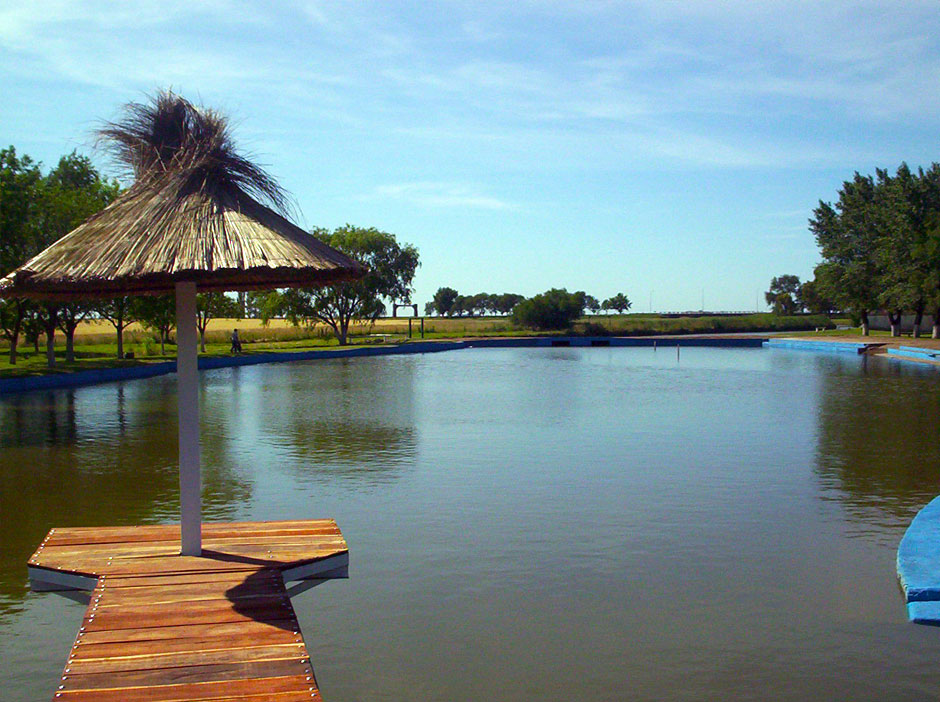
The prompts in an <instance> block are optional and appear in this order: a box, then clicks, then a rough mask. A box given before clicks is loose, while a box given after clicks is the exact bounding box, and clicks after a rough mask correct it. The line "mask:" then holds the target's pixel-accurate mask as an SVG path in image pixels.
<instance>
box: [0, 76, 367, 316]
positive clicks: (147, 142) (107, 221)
mask: <svg viewBox="0 0 940 702" xmlns="http://www.w3.org/2000/svg"><path fill="white" fill-rule="evenodd" d="M128 113H129V115H130V116H129V117H128V118H127V119H126V120H125V121H124V122H122V123H118V124H112V125H108V126H107V127H106V128H105V129H103V130H102V132H101V133H102V136H103V138H105V139H109V140H111V142H112V144H114V145H115V151H116V153H117V154H118V157H119V158H120V159H121V160H122V161H123V162H124V164H125V165H126V166H127V167H128V168H129V169H131V170H132V171H133V172H134V174H135V176H136V183H135V184H134V185H133V186H132V187H131V188H130V189H129V190H127V191H126V192H125V193H123V194H122V195H121V196H120V197H118V199H117V200H115V201H114V202H113V203H112V204H111V205H109V206H108V207H107V208H105V209H104V210H102V211H101V212H99V213H98V214H96V215H94V216H93V217H91V218H90V219H89V220H88V221H86V222H85V223H84V224H82V225H80V226H79V227H77V228H76V229H74V230H72V231H71V232H70V233H69V234H67V235H66V236H64V237H63V238H62V239H60V240H59V241H57V242H56V243H55V244H53V245H52V246H50V247H49V248H47V249H46V250H45V251H43V252H42V253H40V254H39V255H37V256H36V257H34V258H33V259H31V260H30V261H28V262H27V263H26V264H24V265H23V266H21V267H20V268H18V269H17V270H16V271H14V272H13V273H11V274H10V275H8V276H7V277H5V278H3V279H2V280H0V296H4V297H39V298H57V299H70V298H77V297H114V296H119V295H133V294H147V293H163V292H171V291H172V290H173V289H174V285H175V283H177V282H184V281H189V282H195V283H196V285H197V288H198V289H199V290H257V289H264V288H274V287H295V286H316V285H326V284H330V283H334V282H338V281H341V280H347V279H350V278H355V277H358V276H359V275H361V274H362V273H363V272H364V271H363V269H362V268H361V267H360V266H359V264H357V263H356V262H355V261H353V260H352V259H350V258H349V257H347V256H345V255H344V254H342V253H340V252H338V251H336V250H334V249H332V248H330V247H329V246H327V245H326V244H324V243H322V242H321V241H319V240H318V239H316V238H315V237H314V236H312V235H310V234H308V233H306V232H305V231H303V230H302V229H300V228H299V227H297V226H296V225H294V224H292V223H291V222H290V221H288V220H287V219H286V218H285V217H284V216H283V215H282V214H279V213H278V212H276V211H275V210H274V209H272V208H271V207H267V206H265V205H263V204H261V203H260V202H258V201H257V200H256V199H255V197H252V195H255V196H260V197H262V198H264V199H267V200H268V201H269V202H270V203H271V204H272V206H273V207H282V206H283V202H284V196H283V193H282V192H281V191H280V189H279V188H278V186H277V185H276V184H275V183H274V181H273V180H272V179H271V178H270V177H269V176H267V174H265V173H264V172H263V171H261V170H260V169H259V168H257V167H256V166H254V165H253V164H252V163H251V162H250V161H248V160H246V159H243V158H241V157H240V156H238V155H237V154H235V152H234V150H233V148H232V145H231V141H230V139H229V136H228V132H227V127H226V124H225V121H224V119H222V118H221V117H220V116H219V115H218V114H217V113H214V112H211V111H207V110H202V109H200V108H196V107H194V106H193V105H192V104H191V103H189V102H187V101H185V100H183V99H182V98H180V97H178V96H175V95H173V94H171V93H163V94H161V95H159V96H158V97H157V98H156V99H155V100H154V101H153V103H152V104H151V105H133V104H132V105H130V106H128Z"/></svg>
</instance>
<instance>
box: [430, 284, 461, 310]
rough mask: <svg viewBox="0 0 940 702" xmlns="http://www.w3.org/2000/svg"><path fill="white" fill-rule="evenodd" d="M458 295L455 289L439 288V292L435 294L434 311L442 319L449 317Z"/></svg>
mask: <svg viewBox="0 0 940 702" xmlns="http://www.w3.org/2000/svg"><path fill="white" fill-rule="evenodd" d="M457 295H458V293H457V291H456V290H454V289H453V288H438V289H437V292H436V293H434V309H436V310H437V313H438V314H439V315H441V316H442V317H445V316H446V317H449V316H450V315H451V312H452V308H453V306H454V300H456V299H457Z"/></svg>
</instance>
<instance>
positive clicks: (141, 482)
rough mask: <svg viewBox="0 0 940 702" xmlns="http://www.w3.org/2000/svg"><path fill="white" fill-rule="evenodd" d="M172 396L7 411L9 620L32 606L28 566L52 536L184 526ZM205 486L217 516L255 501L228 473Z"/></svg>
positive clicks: (3, 491) (35, 403)
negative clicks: (27, 602) (66, 530)
mask: <svg viewBox="0 0 940 702" xmlns="http://www.w3.org/2000/svg"><path fill="white" fill-rule="evenodd" d="M173 389H174V386H173V384H172V381H167V380H166V379H157V380H155V381H151V382H137V383H128V384H115V385H103V386H100V387H95V388H83V389H78V390H68V391H54V392H42V393H29V394H24V395H16V396H11V397H7V398H4V399H3V401H2V402H0V446H2V450H0V617H2V616H3V615H4V614H8V613H9V612H10V611H15V610H16V609H17V608H18V606H19V604H20V603H21V601H22V599H23V598H24V597H25V595H26V592H27V580H26V569H25V565H24V564H25V562H26V559H27V558H28V556H29V554H30V553H32V551H33V550H35V548H36V546H37V545H38V544H39V542H40V540H41V539H42V537H43V536H44V535H45V533H46V532H47V531H48V530H49V529H50V528H51V527H53V526H89V525H91V526H93V525H99V524H108V525H123V524H148V523H155V522H161V521H169V520H174V519H176V518H177V515H178V512H179V487H178V480H179V478H178V472H177V458H176V457H177V446H176V435H177V430H176V404H175V393H174V392H173ZM203 480H204V490H203V491H204V500H205V502H206V514H207V515H209V516H210V517H215V518H219V517H224V515H225V513H226V512H231V510H230V509H229V508H230V507H231V506H232V505H233V504H234V503H236V502H238V501H241V500H245V499H247V498H248V497H250V491H249V490H248V489H247V486H246V484H245V483H244V481H242V480H240V479H239V477H238V476H237V475H234V474H233V473H232V472H231V471H228V470H226V469H225V465H224V464H219V463H216V462H211V461H210V465H209V466H208V467H207V470H206V471H205V473H204V478H203Z"/></svg>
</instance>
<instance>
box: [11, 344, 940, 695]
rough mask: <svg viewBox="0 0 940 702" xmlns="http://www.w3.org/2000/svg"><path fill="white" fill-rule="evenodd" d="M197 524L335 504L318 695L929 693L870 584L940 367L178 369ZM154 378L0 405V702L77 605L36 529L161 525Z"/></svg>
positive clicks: (711, 357)
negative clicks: (39, 559) (344, 572)
mask: <svg viewBox="0 0 940 702" xmlns="http://www.w3.org/2000/svg"><path fill="white" fill-rule="evenodd" d="M201 382H202V396H201V402H202V447H203V476H204V488H205V498H204V503H205V515H206V518H207V519H212V520H241V519H246V520H247V519H299V518H315V517H334V518H336V519H337V521H338V522H339V524H340V526H341V527H342V529H343V531H344V533H345V535H346V538H347V540H348V542H349V546H350V559H351V565H350V579H349V580H338V581H333V582H328V583H325V584H324V585H321V586H319V587H316V588H314V589H312V590H310V591H308V592H305V593H302V594H300V595H297V596H296V597H295V598H294V607H295V609H296V611H297V614H298V617H299V619H300V623H301V626H302V628H303V631H304V634H305V637H306V640H307V643H308V648H309V650H310V652H311V654H312V660H313V663H314V667H315V670H316V671H317V677H318V680H319V683H320V686H321V688H322V691H323V694H324V696H325V698H326V699H327V700H334V701H335V702H341V701H342V702H349V701H354V700H370V701H375V700H409V701H414V702H420V701H424V700H448V701H449V700H457V701H459V700H476V699H481V698H486V699H496V700H540V701H541V700H555V699H565V700H592V701H597V700H623V699H631V700H748V699H754V700H832V699H846V700H848V699H851V700H921V699H923V700H935V699H937V698H938V697H940V668H938V667H937V660H938V657H940V629H935V628H929V627H919V626H915V625H912V624H909V623H908V622H907V618H906V613H905V609H904V604H903V598H902V596H901V594H900V592H899V589H898V586H897V582H896V579H895V573H894V558H895V552H896V547H897V543H898V541H899V540H900V538H901V536H902V534H903V532H904V529H905V527H906V525H907V524H908V523H909V521H910V519H911V518H912V517H913V515H914V514H915V513H916V512H917V510H918V509H919V508H920V507H921V506H923V505H924V504H925V503H926V502H927V501H929V500H930V499H931V498H933V497H934V496H935V495H936V494H938V493H940V442H938V440H937V439H938V435H940V373H938V372H937V371H936V370H935V369H931V368H920V367H915V366H907V365H893V364H891V363H889V362H887V361H883V360H880V359H866V358H856V357H851V356H835V355H822V354H813V353H805V352H795V351H778V350H767V349H707V348H687V349H683V350H682V354H681V358H680V359H678V360H677V359H676V354H675V351H674V349H665V348H660V349H659V350H658V351H654V350H653V349H649V348H640V349H625V348H614V349H608V348H596V349H577V348H558V349H479V350H475V349H471V350H465V351H457V352H448V353H439V354H428V355H423V356H397V357H395V356H391V357H384V358H366V359H336V360H329V361H317V362H307V363H294V364H282V365H270V366H254V367H246V368H234V369H224V370H216V371H210V372H206V373H203V374H202V376H201ZM175 436H176V418H175V386H174V379H173V377H172V376H171V377H169V378H167V377H163V378H155V379H151V380H142V381H132V382H127V383H123V384H109V385H103V386H98V387H91V388H83V389H77V390H64V391H54V392H38V393H31V394H26V395H21V396H14V397H5V398H0V488H2V491H0V690H2V692H0V697H2V698H3V699H4V700H8V701H10V702H13V701H18V700H36V699H49V698H51V696H52V693H53V691H54V688H55V685H56V684H57V680H58V676H59V675H60V674H61V670H62V666H63V664H64V662H65V659H66V654H67V652H68V650H69V648H70V646H71V644H72V641H73V638H74V636H75V633H76V631H77V628H78V625H79V621H80V619H81V617H82V614H83V612H84V605H82V604H79V603H76V602H73V601H71V600H68V599H66V598H64V597H62V596H59V595H55V594H51V593H30V592H29V591H28V586H27V581H26V567H25V562H26V559H27V557H28V556H29V554H30V553H31V552H32V551H33V550H34V548H35V547H36V546H37V545H38V543H39V541H40V540H41V539H42V536H43V535H44V534H45V532H46V531H47V530H48V529H49V528H50V527H54V526H69V525H96V524H101V525H105V524H139V523H156V522H163V521H173V520H174V519H175V518H176V515H177V509H178V503H177V472H176V471H177V468H176V463H175V456H176V444H175Z"/></svg>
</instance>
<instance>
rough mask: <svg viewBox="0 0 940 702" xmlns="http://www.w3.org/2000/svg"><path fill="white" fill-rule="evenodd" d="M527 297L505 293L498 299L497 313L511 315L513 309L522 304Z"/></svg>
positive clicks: (496, 303) (496, 301)
mask: <svg viewBox="0 0 940 702" xmlns="http://www.w3.org/2000/svg"><path fill="white" fill-rule="evenodd" d="M524 299H525V296H523V295H518V294H516V293H503V294H502V295H499V296H497V297H496V300H495V305H496V311H497V312H498V313H499V314H510V313H511V312H512V310H513V308H514V307H515V306H516V305H518V304H519V303H520V302H522V301H523V300H524Z"/></svg>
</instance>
